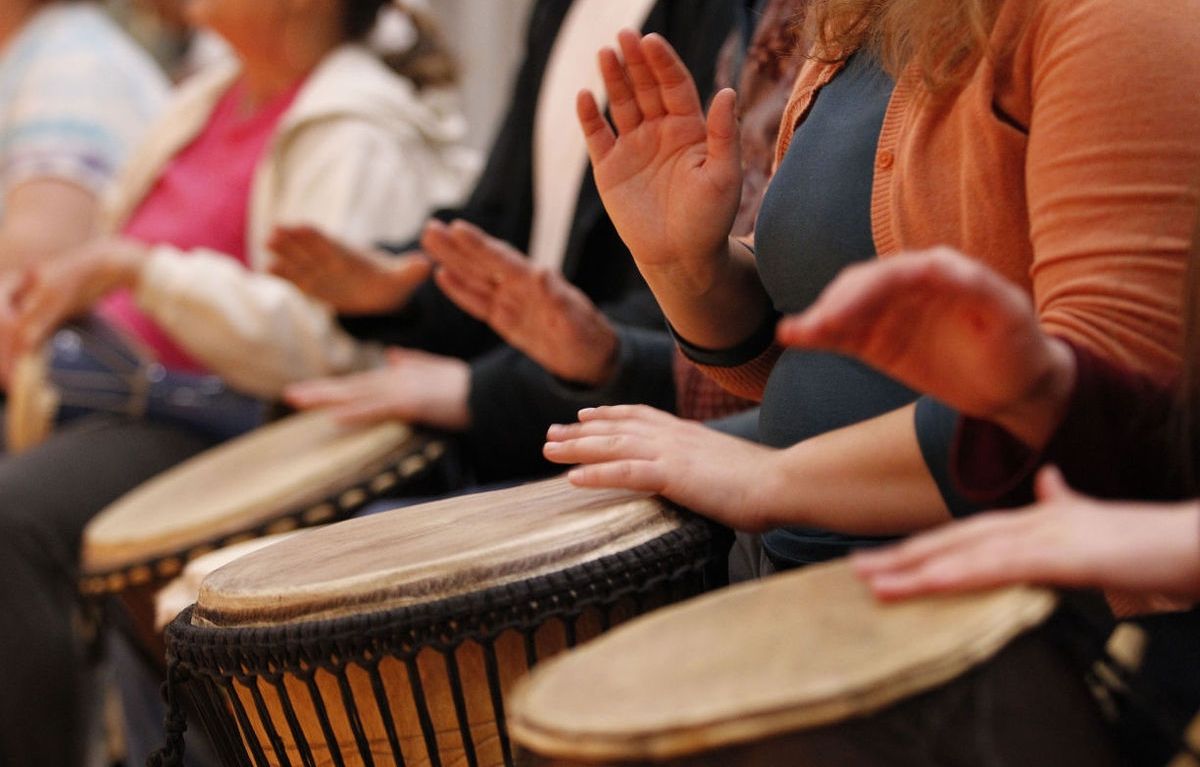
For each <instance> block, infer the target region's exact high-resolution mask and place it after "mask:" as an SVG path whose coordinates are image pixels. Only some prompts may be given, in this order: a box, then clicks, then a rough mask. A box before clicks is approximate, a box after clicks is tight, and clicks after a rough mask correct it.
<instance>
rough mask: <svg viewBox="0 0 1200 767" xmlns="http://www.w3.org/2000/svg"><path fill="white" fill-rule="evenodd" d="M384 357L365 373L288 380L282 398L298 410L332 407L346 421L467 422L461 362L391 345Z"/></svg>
mask: <svg viewBox="0 0 1200 767" xmlns="http://www.w3.org/2000/svg"><path fill="white" fill-rule="evenodd" d="M387 357H388V364H387V365H386V366H385V367H382V368H377V369H375V370H370V371H368V372H366V373H357V374H354V375H349V376H342V377H340V378H321V379H315V380H312V381H304V382H303V383H298V384H293V385H292V386H289V387H287V388H286V389H284V392H283V396H284V399H285V400H286V401H287V402H288V404H289V405H291V406H293V407H295V408H298V409H300V410H312V409H314V408H325V407H327V408H332V410H333V415H334V417H335V418H336V419H337V420H339V421H341V422H342V423H346V424H372V423H380V422H382V421H389V420H393V419H400V420H404V421H408V422H410V423H418V424H422V425H426V426H432V427H434V428H437V429H446V430H450V431H462V430H463V429H466V428H467V427H469V426H470V425H471V414H470V412H469V410H468V407H467V395H468V393H469V390H470V384H471V370H470V367H469V366H468V364H467V363H466V362H464V361H462V360H460V359H457V358H455V357H445V356H442V355H439V354H430V353H428V352H423V351H417V350H415V349H391V350H389V351H388V355H387Z"/></svg>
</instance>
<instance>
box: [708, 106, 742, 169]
mask: <svg viewBox="0 0 1200 767" xmlns="http://www.w3.org/2000/svg"><path fill="white" fill-rule="evenodd" d="M707 147H708V156H709V159H710V160H712V161H713V162H715V163H716V164H717V166H718V167H720V168H722V169H724V168H727V167H732V168H739V167H740V166H741V161H742V159H741V157H742V155H741V151H742V145H741V141H740V140H739V137H738V124H737V94H736V93H735V92H734V91H733V89H732V88H724V89H722V90H721V91H720V92H719V93H717V95H716V96H714V97H713V100H712V106H710V107H709V109H708V140H707Z"/></svg>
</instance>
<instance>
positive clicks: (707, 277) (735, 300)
mask: <svg viewBox="0 0 1200 767" xmlns="http://www.w3.org/2000/svg"><path fill="white" fill-rule="evenodd" d="M640 268H641V271H642V276H643V277H644V278H645V279H646V283H647V284H648V285H649V286H650V289H651V290H652V291H653V292H654V297H655V298H656V299H657V300H658V303H659V305H660V306H661V307H662V310H663V314H665V315H666V317H667V320H668V321H670V323H671V326H672V327H673V328H675V331H676V332H677V333H678V334H679V335H680V336H681V337H683V338H684V339H686V340H687V341H688V342H689V343H691V344H694V345H696V346H699V347H703V348H705V349H713V350H719V349H728V348H732V347H734V346H737V345H738V344H739V343H741V342H742V341H745V340H746V339H747V338H749V337H750V336H751V335H752V334H753V333H754V332H755V331H756V330H758V329H759V328H761V327H762V325H763V323H764V322H766V321H767V317H768V315H769V314H770V313H771V311H772V309H771V301H770V298H769V297H768V296H767V292H766V290H765V289H764V288H763V286H762V282H760V281H759V278H758V270H757V269H756V267H755V265H754V255H753V253H752V252H751V250H750V249H749V248H748V247H747V246H746V245H745V244H744V243H742V242H740V241H738V240H735V239H733V238H730V239H729V240H728V241H727V243H726V247H725V248H724V249H723V250H722V251H721V252H719V253H716V254H714V255H713V257H712V259H711V268H710V269H705V270H703V271H701V272H699V273H698V272H697V270H696V269H695V267H694V265H688V266H686V267H683V266H672V265H664V266H653V267H647V266H640Z"/></svg>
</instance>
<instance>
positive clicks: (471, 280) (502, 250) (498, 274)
mask: <svg viewBox="0 0 1200 767" xmlns="http://www.w3.org/2000/svg"><path fill="white" fill-rule="evenodd" d="M421 245H422V247H423V248H424V249H425V251H426V253H428V254H429V256H430V257H431V258H432V259H433V260H434V261H435V262H436V263H437V264H438V266H439V267H441V268H442V269H448V270H450V271H453V272H454V273H455V276H456V277H457V278H458V280H459V282H461V283H466V284H469V285H470V286H471V287H472V288H473V289H474V290H476V291H478V292H487V291H489V290H491V289H493V288H495V286H496V285H497V284H498V283H500V282H502V281H504V280H508V279H513V278H515V277H520V276H522V275H524V274H525V273H526V272H527V271H528V269H529V266H528V263H527V262H526V260H525V258H524V257H523V256H521V254H520V253H518V252H517V251H516V250H514V249H513V248H512V247H510V246H509V245H508V244H507V243H505V242H502V241H500V240H497V239H496V238H494V237H489V236H488V235H486V234H484V233H483V232H482V231H480V230H479V229H478V228H476V227H474V226H472V225H471V224H468V223H467V222H465V221H455V222H454V223H453V224H451V225H450V226H446V225H445V224H443V223H442V222H440V221H430V222H429V223H428V224H426V226H425V231H424V233H423V234H422V236H421Z"/></svg>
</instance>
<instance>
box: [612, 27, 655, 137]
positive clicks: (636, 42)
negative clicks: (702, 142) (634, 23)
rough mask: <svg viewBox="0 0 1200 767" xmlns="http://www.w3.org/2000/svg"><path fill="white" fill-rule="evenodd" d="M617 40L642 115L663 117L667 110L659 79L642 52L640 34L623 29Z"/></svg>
mask: <svg viewBox="0 0 1200 767" xmlns="http://www.w3.org/2000/svg"><path fill="white" fill-rule="evenodd" d="M617 42H618V43H619V44H620V46H621V55H622V56H624V57H625V72H626V74H627V75H628V76H629V82H630V83H631V84H632V85H633V95H634V99H635V100H636V101H637V105H638V108H639V109H640V110H641V112H642V116H643V117H644V118H645V119H647V120H653V119H656V118H658V117H662V116H663V115H665V114H666V113H667V110H666V107H665V106H663V102H662V95H661V94H660V93H659V85H658V80H657V79H656V78H655V77H654V72H653V71H652V70H651V69H650V63H649V61H647V60H646V56H645V54H644V53H642V46H641V40H640V39H639V38H638V34H637V33H636V32H634V31H633V30H630V29H623V30H621V32H620V33H619V34H618V35H617Z"/></svg>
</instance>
